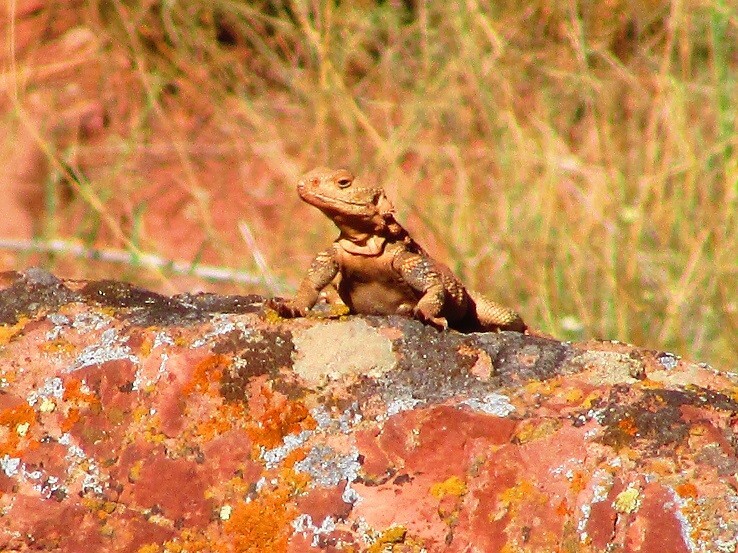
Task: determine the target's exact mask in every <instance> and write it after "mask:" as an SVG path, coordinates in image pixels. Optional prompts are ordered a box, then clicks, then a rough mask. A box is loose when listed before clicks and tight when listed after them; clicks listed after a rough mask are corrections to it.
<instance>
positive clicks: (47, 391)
mask: <svg viewBox="0 0 738 553" xmlns="http://www.w3.org/2000/svg"><path fill="white" fill-rule="evenodd" d="M63 396H64V382H63V381H62V379H61V378H59V377H53V378H47V379H46V380H44V383H43V384H42V385H41V387H40V388H38V390H34V391H33V392H31V393H30V394H28V398H27V401H28V405H30V406H31V407H33V406H35V405H36V404H37V403H39V402H41V403H43V402H44V400H51V399H52V398H55V399H61V398H62V397H63ZM52 410H53V409H52ZM47 412H48V411H47Z"/></svg>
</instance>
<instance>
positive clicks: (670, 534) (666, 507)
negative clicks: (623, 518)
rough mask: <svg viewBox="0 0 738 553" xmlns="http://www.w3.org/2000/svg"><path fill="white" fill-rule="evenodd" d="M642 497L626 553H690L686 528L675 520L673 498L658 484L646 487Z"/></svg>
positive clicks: (673, 495)
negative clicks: (685, 537)
mask: <svg viewBox="0 0 738 553" xmlns="http://www.w3.org/2000/svg"><path fill="white" fill-rule="evenodd" d="M642 496H643V499H642V502H641V505H640V508H639V509H638V513H637V514H636V516H635V519H634V520H633V523H632V526H631V527H630V528H629V531H628V541H627V542H626V544H625V551H626V553H636V552H637V553H664V552H665V551H669V552H670V553H689V552H690V551H691V550H692V549H691V548H690V547H688V546H687V543H686V541H685V539H684V536H685V533H686V534H688V533H689V528H688V527H686V526H685V525H684V523H683V522H681V521H680V520H679V518H678V515H677V509H678V505H677V503H678V500H677V499H676V494H675V493H674V492H673V491H670V490H667V489H666V488H664V487H663V486H661V485H660V484H649V485H647V486H646V487H645V488H644V489H643V491H642Z"/></svg>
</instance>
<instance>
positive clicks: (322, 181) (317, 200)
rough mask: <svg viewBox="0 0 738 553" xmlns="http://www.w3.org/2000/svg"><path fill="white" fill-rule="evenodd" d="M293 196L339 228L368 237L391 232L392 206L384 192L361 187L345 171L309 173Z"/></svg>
mask: <svg viewBox="0 0 738 553" xmlns="http://www.w3.org/2000/svg"><path fill="white" fill-rule="evenodd" d="M297 193H298V194H299V195H300V198H302V199H303V200H304V201H305V202H307V203H309V204H310V205H313V206H315V207H317V208H318V209H320V210H321V211H322V212H323V213H325V214H326V215H327V216H328V217H330V218H331V220H333V222H334V223H336V225H337V226H338V227H339V228H342V229H344V228H347V227H351V228H353V229H355V230H361V231H364V232H372V233H385V232H388V231H389V232H390V233H392V234H394V232H395V230H394V227H393V226H392V225H393V224H394V225H397V223H396V222H395V219H394V206H393V205H392V203H391V202H390V201H389V200H388V199H387V196H386V195H385V193H384V190H382V188H380V187H376V186H365V185H364V184H363V183H362V182H361V180H360V179H357V178H356V177H355V176H354V174H353V173H352V172H351V171H349V170H348V169H327V168H325V167H319V168H317V169H313V170H312V171H310V172H309V173H306V174H305V175H304V176H303V177H302V178H301V179H300V181H299V182H298V184H297ZM397 226H399V225H397Z"/></svg>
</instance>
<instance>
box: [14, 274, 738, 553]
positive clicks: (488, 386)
mask: <svg viewBox="0 0 738 553" xmlns="http://www.w3.org/2000/svg"><path fill="white" fill-rule="evenodd" d="M24 278H25V279H28V278H31V279H32V280H33V279H36V280H35V281H34V282H48V283H49V284H48V286H50V287H52V288H53V286H57V288H55V289H56V290H59V289H60V288H59V287H61V286H63V285H64V283H63V282H62V281H60V282H59V283H58V284H54V285H53V286H52V284H50V283H53V282H54V280H53V277H50V276H46V277H44V275H43V274H36V273H31V274H30V276H19V275H16V276H15V277H11V276H7V275H6V276H5V277H4V278H3V279H2V280H0V313H2V312H3V311H2V308H3V305H4V304H3V301H12V305H13V306H14V307H13V309H16V310H20V311H19V312H23V307H22V306H23V301H24V292H23V288H22V287H20V288H19V287H17V286H16V287H15V288H14V289H13V292H12V293H13V297H12V300H11V299H8V298H7V297H6V296H4V294H5V293H6V290H4V289H3V288H2V287H5V288H6V289H7V288H8V287H12V286H15V284H14V283H16V282H19V279H21V281H22V279H24ZM34 286H35V288H34V289H33V291H32V293H29V294H28V297H27V298H26V300H27V302H28V303H29V305H30V304H34V303H37V302H38V301H39V299H38V298H39V295H41V296H42V297H46V298H47V299H49V298H51V299H50V301H53V298H54V295H53V293H52V292H51V291H49V290H46V289H45V288H44V287H43V286H44V285H43V284H36V285H34ZM64 289H65V290H67V293H72V292H73V291H76V293H80V291H81V290H84V289H85V287H84V286H83V285H81V284H80V283H76V284H75V285H74V286H72V284H69V287H68V288H64ZM143 296H145V294H144V295H143ZM143 296H142V297H143ZM65 297H66V298H67V299H66V300H65V301H67V302H71V301H72V299H70V298H73V297H74V296H65ZM101 297H103V300H104V294H103V295H102V296H99V297H96V301H97V302H99V301H103V300H101V299H100V298H101ZM76 300H77V301H74V302H72V303H66V304H65V303H64V302H62V303H61V304H58V305H56V304H52V305H51V306H50V307H48V313H46V314H44V315H39V316H36V315H34V314H33V313H28V314H27V315H26V316H27V317H28V318H29V320H30V322H29V323H28V324H26V325H25V326H23V325H21V326H19V327H18V328H16V327H13V330H12V332H14V333H15V334H14V336H13V339H12V341H10V342H9V343H8V344H6V345H5V346H4V348H5V349H4V350H3V352H2V353H3V362H4V363H6V365H4V366H3V370H4V371H5V373H4V374H6V375H8V378H7V382H6V383H5V384H4V385H3V390H2V392H3V393H1V394H0V422H1V423H2V424H0V443H1V444H4V448H5V449H4V450H3V451H0V467H1V468H2V470H0V513H2V515H0V549H3V550H21V551H24V550H29V549H30V548H42V549H43V548H45V549H48V550H58V551H65V552H67V551H88V550H94V551H100V552H107V551H111V552H112V551H131V552H138V551H139V550H140V549H141V548H142V547H145V546H148V547H150V548H152V550H153V548H154V547H155V548H157V550H159V551H162V550H165V549H166V550H176V549H177V548H180V549H182V550H184V549H187V550H191V551H205V550H208V551H210V550H212V551H234V550H239V551H249V552H254V553H256V552H257V551H263V550H274V551H275V552H277V551H292V552H300V553H302V552H309V551H345V550H351V549H352V548H353V550H355V551H363V550H369V548H371V547H373V548H374V549H373V550H375V551H382V550H389V548H393V550H394V551H418V550H421V549H425V550H426V551H428V552H429V553H436V552H439V553H440V552H459V553H462V552H463V553H472V552H477V551H485V552H486V551H490V552H496V551H499V552H503V551H517V550H525V551H528V550H530V551H536V552H537V551H546V552H547V551H582V552H589V551H592V552H595V551H604V550H608V549H612V550H622V551H628V552H632V553H651V552H656V551H658V552H659V553H662V552H663V553H665V552H667V551H668V552H669V553H671V552H674V553H680V552H686V551H692V550H697V551H710V550H711V549H710V548H711V547H713V545H714V544H715V543H721V544H722V545H721V547H723V549H725V548H727V547H728V544H730V543H731V542H730V540H731V539H735V536H736V535H738V519H736V517H735V511H734V509H735V501H736V491H735V490H736V487H737V486H736V478H735V473H736V471H737V470H738V456H737V455H736V452H735V448H734V447H733V445H732V444H734V443H736V441H738V438H736V431H738V418H737V417H736V413H737V412H738V399H737V398H736V396H735V389H736V386H738V378H737V377H735V376H734V375H730V374H729V373H721V374H720V375H719V376H716V375H715V373H714V371H712V370H710V369H706V368H703V367H700V366H697V365H693V364H690V363H687V362H683V361H682V362H680V363H678V364H676V365H674V366H673V367H672V368H670V369H669V370H668V371H666V370H665V369H664V366H663V363H660V362H659V360H658V358H657V357H656V356H655V354H654V353H652V352H648V351H644V350H634V349H633V348H630V347H628V346H624V345H619V346H617V347H615V348H614V349H611V346H609V345H608V344H606V343H592V344H589V345H579V346H577V347H571V346H568V345H566V344H561V343H559V342H555V341H553V340H546V339H543V338H539V337H532V336H519V335H515V334H512V335H511V334H507V333H501V334H494V335H487V336H484V337H483V339H480V337H478V336H476V335H459V334H455V333H444V332H441V333H438V332H435V331H434V332H433V334H432V335H431V334H428V330H427V329H425V328H424V327H423V326H422V325H421V324H420V323H417V322H410V321H404V322H402V324H398V325H396V326H393V325H392V324H390V322H387V323H383V322H382V321H381V320H379V322H378V321H377V320H374V319H372V320H371V322H372V324H375V325H380V327H381V326H382V325H384V327H383V328H381V329H380V332H379V334H380V336H382V337H383V338H382V339H386V340H391V341H393V342H392V351H393V352H394V353H393V355H395V356H396V358H397V359H396V364H395V368H389V369H387V370H386V371H385V372H384V373H383V374H382V375H381V376H368V375H359V376H357V375H356V374H355V372H351V370H350V368H347V372H346V374H343V375H342V374H341V373H340V371H339V372H338V373H336V375H335V379H333V380H330V381H326V382H323V383H320V384H316V383H308V382H307V381H305V380H303V379H302V377H301V376H300V374H299V372H290V368H289V366H286V365H288V364H289V359H290V358H291V355H292V353H291V352H292V350H293V347H295V348H297V349H296V350H295V351H294V356H295V357H299V358H301V359H303V360H307V361H310V362H312V363H315V360H311V359H310V356H311V355H313V354H314V353H316V352H313V351H311V350H310V349H309V348H307V347H306V348H305V349H300V348H299V347H297V346H294V344H290V343H289V340H290V335H291V334H290V333H293V334H294V333H299V332H305V331H307V330H309V329H310V328H312V327H313V326H315V325H320V324H324V323H323V321H320V320H315V319H305V320H297V321H290V322H276V323H274V322H267V321H266V320H264V319H263V318H261V317H260V316H259V314H258V313H254V314H247V315H222V314H218V315H217V317H215V316H214V314H208V313H207V312H204V311H202V312H201V311H193V312H188V311H187V310H188V309H195V308H193V307H192V306H191V305H190V306H189V307H188V306H186V305H184V304H182V305H179V304H176V300H175V299H173V300H171V301H172V302H174V304H173V305H174V306H175V307H176V309H178V310H181V312H182V313H184V314H185V315H187V316H185V315H183V320H182V321H181V323H182V324H181V325H176V324H175V322H176V316H175V315H171V316H172V317H174V318H173V319H171V320H169V322H168V323H167V325H165V326H164V327H157V328H148V327H143V326H141V327H135V328H133V329H131V330H129V331H127V332H128V334H127V335H129V336H130V339H129V340H128V342H126V344H127V347H129V348H130V350H127V351H130V356H131V357H128V355H129V354H128V353H125V354H124V350H122V349H121V350H120V351H117V354H120V355H121V356H123V357H122V358H120V359H110V358H109V356H110V351H111V349H110V348H111V347H117V346H114V344H116V343H118V342H116V340H117V338H113V339H112V341H111V336H113V337H115V336H119V337H120V336H123V331H122V330H121V329H123V328H126V326H125V325H126V324H130V318H128V317H130V316H131V311H130V309H136V310H137V311H136V316H141V315H142V313H145V310H146V309H147V306H146V305H141V306H131V307H130V308H121V307H117V306H104V305H103V307H101V306H100V305H99V304H98V303H96V304H95V305H94V306H92V307H91V306H86V305H85V303H84V301H83V300H84V298H76ZM19 306H20V307H19ZM101 309H104V312H105V316H104V317H102V316H100V315H99V313H100V310H101ZM55 310H56V311H55ZM57 311H63V312H64V314H65V317H66V318H67V319H66V320H68V321H71V320H77V321H82V323H84V322H85V321H95V325H92V324H89V325H88V326H86V325H85V324H78V325H77V327H72V326H71V323H68V324H63V321H64V320H65V319H64V318H63V317H59V318H54V317H55V314H56V313H57ZM175 312H179V311H176V310H175ZM211 317H213V318H212V319H211ZM53 321H56V322H53ZM125 321H127V322H125ZM197 321H199V322H197ZM52 323H53V324H52ZM236 323H237V324H238V325H239V326H238V327H234V325H235V324H236ZM333 324H341V323H340V322H338V323H333ZM234 328H239V329H241V330H234ZM366 328H367V332H374V330H373V328H372V327H371V326H370V325H369V324H367V325H366ZM49 332H55V333H57V334H58V337H57V338H58V340H57V341H56V342H54V343H52V345H51V346H50V345H49V341H48V340H47V339H46V336H47V334H48V333H49ZM222 333H226V334H227V335H228V336H230V338H229V339H228V340H223V339H220V338H218V336H221V334H222ZM270 333H271V334H270ZM275 333H278V334H275ZM165 335H166V336H168V337H169V338H162V336H165ZM174 337H176V338H174ZM209 337H212V339H211V338H209ZM264 337H266V338H264ZM357 339H358V340H361V336H358V337H357ZM120 340H121V341H124V338H120ZM428 340H430V341H431V342H432V346H433V347H428V348H423V351H422V352H419V351H417V348H418V347H419V346H417V345H415V346H413V345H412V344H425V343H426V342H427V341H428ZM257 342H258V343H257ZM196 343H198V344H199V345H196V346H194V347H193V344H196ZM215 343H217V353H214V351H216V349H215V348H214V346H213V344H215ZM297 343H300V341H299V340H296V341H295V344H297ZM111 344H113V346H111ZM154 344H156V346H154ZM269 344H273V347H272V346H270V345H269ZM277 344H278V345H277ZM314 347H319V346H314ZM88 348H89V349H88ZM106 348H107V349H106ZM249 348H252V349H253V351H258V363H257V362H256V361H254V358H253V356H251V357H249V355H251V354H250V353H249V352H250V351H251V350H250V349H249ZM515 348H518V349H515ZM83 351H85V352H86V353H85V354H84V356H83V355H82V352H83ZM112 351H113V352H114V353H115V352H116V350H112ZM478 351H483V355H486V356H488V357H489V363H490V366H492V367H494V369H495V374H494V375H490V374H487V371H486V370H480V367H476V368H475V367H474V366H473V365H472V366H468V364H467V365H464V363H465V362H466V361H464V362H462V363H461V365H463V366H459V367H457V366H454V365H453V360H454V359H461V360H468V358H469V357H470V355H472V354H473V352H478ZM499 351H505V352H506V353H505V357H504V358H500V357H498V356H497V355H498V353H497V352H499ZM90 352H100V355H101V359H106V358H107V359H109V360H107V361H104V362H102V363H99V364H94V365H89V366H84V367H82V368H76V367H77V366H78V364H79V360H80V359H83V358H87V359H89V358H90ZM516 352H517V353H516ZM628 352H632V353H633V354H632V355H630V354H629V353H628ZM252 353H253V352H252ZM106 356H108V357H106ZM244 356H246V357H244ZM246 358H248V359H249V361H248V362H246V361H244V360H243V359H246ZM306 358H308V359H306ZM317 358H319V357H317V356H316V359H317ZM624 360H627V362H626V361H624ZM485 363H486V361H485ZM391 365H392V364H390V366H391ZM340 366H341V365H340V362H336V367H340ZM485 366H486V365H485ZM21 369H23V370H21ZM631 371H632V372H634V373H635V374H639V375H642V376H643V378H642V379H640V380H638V379H634V378H633V377H632V376H631ZM650 376H654V377H656V378H657V379H658V380H652V379H650ZM56 378H58V379H60V381H57V380H54V379H56ZM526 379H527V380H526ZM619 379H620V380H619ZM83 381H84V383H83ZM59 382H61V383H62V385H63V386H62V387H61V388H60V387H59ZM499 382H508V383H510V384H509V385H507V386H501V385H500V384H499ZM646 482H647V483H646ZM69 528H73V529H74V532H65V530H67V529H69Z"/></svg>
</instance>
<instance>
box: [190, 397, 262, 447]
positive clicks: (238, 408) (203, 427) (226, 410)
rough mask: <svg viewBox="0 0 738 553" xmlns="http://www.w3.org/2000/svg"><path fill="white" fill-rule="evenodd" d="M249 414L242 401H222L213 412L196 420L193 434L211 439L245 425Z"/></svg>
mask: <svg viewBox="0 0 738 553" xmlns="http://www.w3.org/2000/svg"><path fill="white" fill-rule="evenodd" d="M249 420H250V419H249V414H248V411H247V409H246V407H245V406H244V405H243V404H242V403H224V404H221V405H218V407H216V408H215V413H214V414H213V415H212V416H210V417H208V418H207V419H205V420H202V421H198V423H197V424H196V425H195V427H194V428H193V430H192V432H193V434H195V435H197V436H199V437H200V438H202V439H204V440H212V439H213V438H215V437H216V436H219V435H221V434H224V433H226V432H228V431H229V430H232V429H233V428H239V427H244V426H246V424H247V422H248V421H249Z"/></svg>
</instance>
